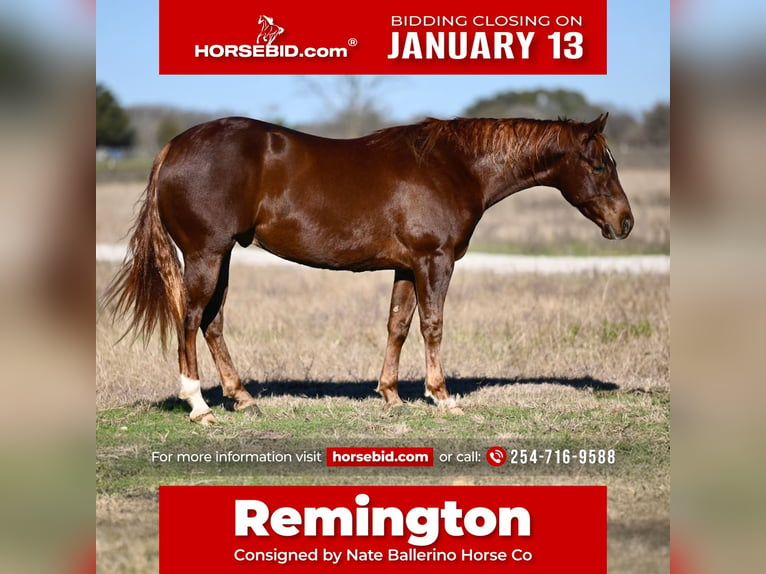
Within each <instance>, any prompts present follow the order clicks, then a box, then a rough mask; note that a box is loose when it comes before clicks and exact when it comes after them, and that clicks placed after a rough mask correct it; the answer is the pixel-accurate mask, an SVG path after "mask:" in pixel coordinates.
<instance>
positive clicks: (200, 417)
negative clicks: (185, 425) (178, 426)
mask: <svg viewBox="0 0 766 574" xmlns="http://www.w3.org/2000/svg"><path fill="white" fill-rule="evenodd" d="M189 420H190V421H191V422H193V423H197V424H198V425H202V426H203V427H206V426H208V425H214V424H216V423H217V422H218V419H216V418H215V415H214V414H213V413H212V411H205V412H204V413H199V414H196V415H195V414H194V413H192V414H191V415H189Z"/></svg>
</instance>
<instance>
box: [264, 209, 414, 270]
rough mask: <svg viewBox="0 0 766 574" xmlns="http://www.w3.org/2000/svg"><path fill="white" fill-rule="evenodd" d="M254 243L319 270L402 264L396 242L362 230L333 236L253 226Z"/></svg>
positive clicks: (285, 224)
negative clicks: (254, 228) (254, 231)
mask: <svg viewBox="0 0 766 574" xmlns="http://www.w3.org/2000/svg"><path fill="white" fill-rule="evenodd" d="M254 243H256V244H258V245H260V246H261V247H263V248H264V249H266V250H267V251H269V252H271V253H273V254H274V255H277V256H279V257H282V258H283V259H287V260H290V261H294V262H296V263H301V264H303V265H308V266H310V267H317V268H321V269H338V270H349V271H372V270H376V269H394V268H397V267H401V266H402V265H403V264H404V261H403V260H402V259H403V257H402V250H401V248H400V246H399V245H398V241H396V239H395V238H393V237H390V236H376V235H375V234H373V236H371V235H370V234H369V233H368V232H365V231H364V230H363V229H358V228H357V229H356V230H349V229H346V230H345V231H344V232H337V233H332V232H328V231H326V230H314V229H311V228H310V227H307V226H305V225H295V224H294V223H293V222H290V221H289V220H287V221H282V222H281V224H280V225H279V226H275V227H274V228H270V227H268V226H256V233H255V240H254Z"/></svg>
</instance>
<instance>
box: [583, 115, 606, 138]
mask: <svg viewBox="0 0 766 574" xmlns="http://www.w3.org/2000/svg"><path fill="white" fill-rule="evenodd" d="M608 117H609V112H606V113H605V114H599V116H598V117H597V118H596V119H595V120H593V121H592V122H590V123H589V124H588V137H591V138H592V137H593V136H595V135H596V134H600V133H603V131H604V128H605V127H606V119H607V118H608Z"/></svg>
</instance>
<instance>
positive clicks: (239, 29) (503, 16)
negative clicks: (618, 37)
mask: <svg viewBox="0 0 766 574" xmlns="http://www.w3.org/2000/svg"><path fill="white" fill-rule="evenodd" d="M606 37H607V36H606V0H588V1H586V2H570V1H568V0H538V1H537V2H527V3H523V4H519V3H516V5H514V4H513V3H511V4H509V3H507V2H500V1H499V0H482V1H480V2H470V3H466V2H460V3H458V2H455V1H450V0H423V1H421V2H418V3H417V8H414V7H413V5H412V3H411V2H406V1H404V0H391V1H388V2H379V3H369V4H365V5H364V9H360V6H359V4H358V3H357V2H351V1H349V0H342V1H339V2H333V3H332V6H331V7H329V6H328V5H327V4H322V3H318V2H314V3H311V2H308V3H301V4H300V5H298V4H289V3H288V4H285V3H284V1H283V0H259V1H258V2H253V1H252V0H220V1H219V2H207V1H201V0H161V1H160V73H161V74H605V73H606V71H607V70H606V61H607V59H606V52H607V50H606Z"/></svg>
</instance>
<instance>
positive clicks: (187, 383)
mask: <svg viewBox="0 0 766 574" xmlns="http://www.w3.org/2000/svg"><path fill="white" fill-rule="evenodd" d="M221 257H222V256H221V255H220V254H211V253H193V254H185V256H184V287H185V289H186V317H185V320H184V332H183V334H182V335H183V336H181V334H179V341H178V345H179V348H178V363H179V368H180V371H181V391H180V392H179V394H178V396H179V398H181V399H184V400H186V402H188V403H189V406H190V407H191V409H192V410H191V413H190V414H189V419H191V420H192V421H193V422H196V423H200V424H203V425H205V424H210V423H214V422H216V419H215V416H214V415H213V413H212V412H211V410H210V407H209V406H208V404H207V403H206V402H205V399H204V398H203V397H202V391H201V388H200V377H199V369H198V366H197V330H198V329H199V328H200V325H201V323H202V318H203V313H204V310H205V308H206V306H207V304H208V302H209V301H210V300H211V298H212V297H213V293H214V292H215V288H216V284H217V282H218V275H219V270H220V268H221Z"/></svg>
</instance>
